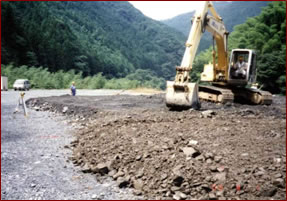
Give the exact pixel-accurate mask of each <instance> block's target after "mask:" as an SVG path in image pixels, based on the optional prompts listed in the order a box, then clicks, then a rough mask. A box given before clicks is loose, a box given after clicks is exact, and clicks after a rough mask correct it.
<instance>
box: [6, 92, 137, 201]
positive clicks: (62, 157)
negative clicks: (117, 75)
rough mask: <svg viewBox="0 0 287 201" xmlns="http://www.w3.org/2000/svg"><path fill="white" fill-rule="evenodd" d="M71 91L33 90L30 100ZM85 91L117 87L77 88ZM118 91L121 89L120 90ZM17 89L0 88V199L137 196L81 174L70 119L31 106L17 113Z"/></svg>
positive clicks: (87, 93) (128, 197) (111, 182)
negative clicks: (75, 159)
mask: <svg viewBox="0 0 287 201" xmlns="http://www.w3.org/2000/svg"><path fill="white" fill-rule="evenodd" d="M68 92H69V91H68V90H32V91H29V92H26V95H25V96H26V97H27V98H32V97H34V98H35V97H38V96H51V95H54V96H55V95H63V94H67V93H68ZM79 92H80V93H81V94H85V95H90V94H93V95H97V93H98V94H99V93H105V94H113V93H115V92H116V91H105V92H103V91H89V90H79ZM118 92H119V91H117V93H118ZM18 98H19V92H14V91H8V92H1V199H3V200H7V199H9V200H11V199H25V200H29V199H33V200H35V199H36V200H37V199H39V200H47V199H48V200H51V199H52V200H53V199H69V200H73V199H84V200H89V199H139V198H138V197H135V196H133V195H132V193H130V192H129V191H128V189H119V188H118V187H117V185H116V183H115V182H114V181H112V180H111V179H107V180H104V181H103V182H99V180H98V179H96V177H95V176H91V175H87V174H84V173H82V171H81V169H80V168H77V167H75V166H74V165H73V164H72V163H71V162H69V160H68V158H69V157H71V155H72V151H71V150H70V149H67V148H65V146H66V145H69V144H70V143H71V141H73V140H75V139H76V138H75V136H74V135H73V133H74V132H75V128H74V126H75V125H74V126H73V125H71V124H70V123H69V122H68V121H67V118H66V117H63V116H59V115H55V114H52V113H49V112H41V111H34V110H29V111H28V112H29V116H28V117H24V115H23V111H21V112H19V113H16V114H13V112H14V110H15V107H16V103H17V100H18Z"/></svg>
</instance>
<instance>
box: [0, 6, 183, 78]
mask: <svg viewBox="0 0 287 201" xmlns="http://www.w3.org/2000/svg"><path fill="white" fill-rule="evenodd" d="M1 3H2V13H1V26H2V29H1V30H2V32H1V34H2V37H1V42H2V43H1V53H2V57H1V60H2V64H9V63H13V64H14V66H20V65H28V66H36V67H37V66H42V67H44V68H48V70H49V71H50V72H56V71H58V70H63V71H68V70H71V69H74V70H75V72H76V73H77V72H82V74H83V76H88V75H94V74H97V73H99V72H101V73H102V74H103V75H104V76H106V77H107V78H114V77H118V78H119V77H124V76H127V75H128V74H130V73H134V72H135V71H136V70H137V69H143V70H145V72H146V73H147V74H150V75H153V76H155V77H163V78H165V79H170V78H171V77H173V75H174V74H175V71H174V67H175V65H177V64H178V63H179V62H180V59H181V57H182V53H183V51H184V48H183V47H184V41H185V37H184V36H183V34H181V33H179V32H177V31H175V30H174V29H172V28H170V27H168V26H166V25H164V24H162V23H160V22H157V21H154V20H152V19H149V18H147V17H145V16H144V15H143V14H141V13H140V12H139V11H138V10H136V9H135V8H134V7H133V6H132V5H131V4H129V3H128V2H106V1H100V2H66V1H63V2H1ZM137 72H138V71H137Z"/></svg>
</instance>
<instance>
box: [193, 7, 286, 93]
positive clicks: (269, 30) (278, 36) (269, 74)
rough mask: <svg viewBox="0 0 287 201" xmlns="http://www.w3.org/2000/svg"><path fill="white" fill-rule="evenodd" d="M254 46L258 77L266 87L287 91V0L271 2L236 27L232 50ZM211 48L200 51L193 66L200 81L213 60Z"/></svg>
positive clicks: (272, 90) (194, 74) (270, 89)
mask: <svg viewBox="0 0 287 201" xmlns="http://www.w3.org/2000/svg"><path fill="white" fill-rule="evenodd" d="M235 48H246V49H254V50H256V53H257V80H258V82H259V83H260V84H261V86H262V87H263V89H265V90H268V91H271V92H272V93H281V94H286V2H283V1H279V2H272V3H270V4H269V5H268V6H267V7H265V8H263V9H262V12H261V13H260V15H258V16H256V17H253V18H249V19H248V20H247V21H246V22H245V23H243V24H241V25H238V26H235V27H234V31H233V32H232V33H231V35H230V37H229V49H230V50H231V49H235ZM211 51H212V49H211V48H209V49H208V50H206V51H203V52H201V53H200V54H199V55H198V56H197V57H196V59H195V62H194V65H193V73H192V77H193V80H194V81H195V80H197V79H198V76H199V73H200V72H202V69H203V65H204V64H207V63H208V62H209V61H211V60H212V56H211V55H212V53H211Z"/></svg>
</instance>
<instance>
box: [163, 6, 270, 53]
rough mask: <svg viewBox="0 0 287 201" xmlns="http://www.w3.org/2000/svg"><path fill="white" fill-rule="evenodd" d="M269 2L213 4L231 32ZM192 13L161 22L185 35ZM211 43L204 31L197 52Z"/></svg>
mask: <svg viewBox="0 0 287 201" xmlns="http://www.w3.org/2000/svg"><path fill="white" fill-rule="evenodd" d="M269 2H271V1H222V2H220V1H215V2H213V5H214V7H215V9H216V11H217V13H218V14H219V15H220V16H221V17H222V19H223V21H224V24H225V26H226V29H227V30H228V31H229V32H232V31H233V28H234V26H235V25H238V24H242V23H244V22H245V21H246V20H247V18H249V17H254V16H257V15H259V13H260V12H261V9H262V7H265V6H267V4H268V3H269ZM191 10H192V8H191ZM194 13H195V11H193V12H189V13H185V14H181V15H178V16H176V17H174V18H171V19H168V20H163V21H162V22H163V23H165V24H166V25H168V26H170V27H172V28H175V29H176V30H178V31H180V32H182V33H183V34H184V35H185V36H186V37H187V36H188V34H189V32H190V28H191V18H192V17H193V16H194ZM211 44H212V38H211V34H210V33H207V32H206V33H204V35H203V37H202V39H201V41H200V45H199V47H198V52H201V51H202V50H205V49H208V48H209V46H210V45H211Z"/></svg>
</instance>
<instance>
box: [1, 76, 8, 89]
mask: <svg viewBox="0 0 287 201" xmlns="http://www.w3.org/2000/svg"><path fill="white" fill-rule="evenodd" d="M1 91H8V78H7V77H5V76H1Z"/></svg>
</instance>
